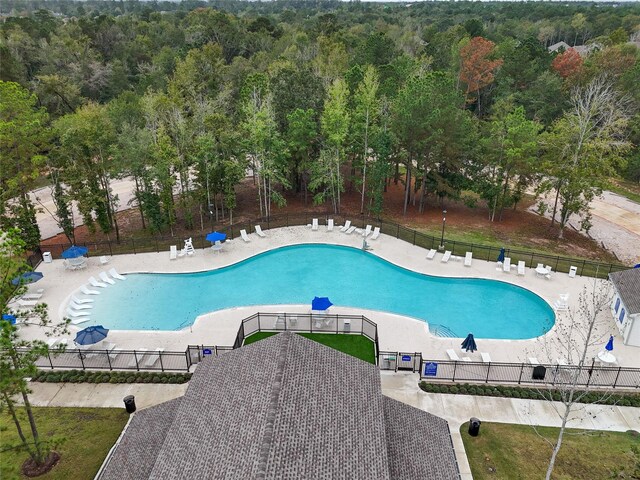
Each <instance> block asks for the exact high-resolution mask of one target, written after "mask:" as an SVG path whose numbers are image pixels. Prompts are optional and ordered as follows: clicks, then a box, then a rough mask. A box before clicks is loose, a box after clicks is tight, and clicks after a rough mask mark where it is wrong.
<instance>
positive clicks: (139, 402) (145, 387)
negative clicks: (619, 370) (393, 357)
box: [29, 372, 640, 480]
mask: <svg viewBox="0 0 640 480" xmlns="http://www.w3.org/2000/svg"><path fill="white" fill-rule="evenodd" d="M381 381H382V393H383V394H384V395H387V396H389V397H391V398H393V399H395V400H399V401H401V402H403V403H406V404H408V405H411V406H413V407H416V408H419V409H421V410H424V411H427V412H429V413H432V414H434V415H437V416H439V417H442V418H444V419H445V420H447V421H448V422H449V428H450V430H451V437H452V439H453V445H454V448H455V451H456V457H457V459H458V465H459V468H460V473H461V475H462V480H472V479H473V477H472V476H471V468H470V467H469V462H468V461H467V455H466V452H465V449H464V444H463V443H462V437H461V435H460V425H462V424H463V423H464V422H467V421H468V420H469V418H470V417H477V418H479V419H480V420H481V421H484V422H499V423H515V424H523V425H540V426H550V427H558V426H560V417H559V416H558V414H557V413H556V410H555V408H558V407H560V406H561V404H558V403H551V402H545V401H540V400H522V399H516V398H497V397H481V396H472V395H447V394H436V393H426V392H423V391H422V390H420V388H418V381H419V377H418V375H417V374H413V373H394V372H381ZM187 386H188V384H187V383H184V384H181V385H173V384H128V383H127V384H108V383H100V384H90V383H67V384H57V383H38V382H34V383H31V384H30V385H29V387H30V388H31V390H32V391H33V393H32V394H31V395H30V396H29V398H30V400H31V403H32V404H33V405H34V406H40V407H116V408H117V407H122V408H124V403H123V401H122V399H123V398H124V397H125V396H127V395H134V396H135V397H136V406H137V407H138V408H139V409H141V408H147V407H150V406H153V405H157V404H159V403H162V402H166V401H168V400H171V399H173V398H177V397H180V396H182V395H184V393H185V391H186V389H187ZM569 426H570V427H572V428H583V429H589V430H609V431H619V432H624V431H627V430H639V431H640V408H633V407H617V406H606V405H580V406H579V407H577V408H576V409H575V411H574V412H573V414H572V418H571V420H570V422H569ZM481 429H482V427H481Z"/></svg>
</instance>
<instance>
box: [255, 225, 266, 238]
mask: <svg viewBox="0 0 640 480" xmlns="http://www.w3.org/2000/svg"><path fill="white" fill-rule="evenodd" d="M256 234H257V235H258V236H259V237H262V238H264V237H266V235H265V233H264V232H263V231H262V227H261V226H260V225H256Z"/></svg>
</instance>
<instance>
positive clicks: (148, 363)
mask: <svg viewBox="0 0 640 480" xmlns="http://www.w3.org/2000/svg"><path fill="white" fill-rule="evenodd" d="M162 352H164V348H156V349H155V351H154V353H151V354H149V355H148V356H147V358H146V360H145V361H144V366H145V367H153V366H154V365H155V363H156V362H157V361H158V360H160V355H161V354H162Z"/></svg>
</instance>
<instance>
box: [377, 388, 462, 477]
mask: <svg viewBox="0 0 640 480" xmlns="http://www.w3.org/2000/svg"><path fill="white" fill-rule="evenodd" d="M383 398H384V419H385V427H386V435H387V449H388V452H389V469H390V471H391V478H393V480H414V479H416V478H422V479H433V480H458V479H459V478H460V474H459V473H458V464H457V462H456V456H455V453H454V450H453V445H452V443H451V434H450V432H449V425H448V424H447V421H446V420H444V419H442V418H440V417H436V416H435V415H432V414H430V413H428V412H423V411H422V410H419V409H417V408H414V407H412V406H410V405H405V404H404V403H402V402H398V401H397V400H393V399H392V398H389V397H386V396H385V397H383Z"/></svg>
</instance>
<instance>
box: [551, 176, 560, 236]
mask: <svg viewBox="0 0 640 480" xmlns="http://www.w3.org/2000/svg"><path fill="white" fill-rule="evenodd" d="M560 187H561V183H560V181H558V184H557V185H556V200H555V202H553V213H552V214H551V226H552V227H553V225H554V224H555V223H556V212H557V211H558V199H559V198H560Z"/></svg>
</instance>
